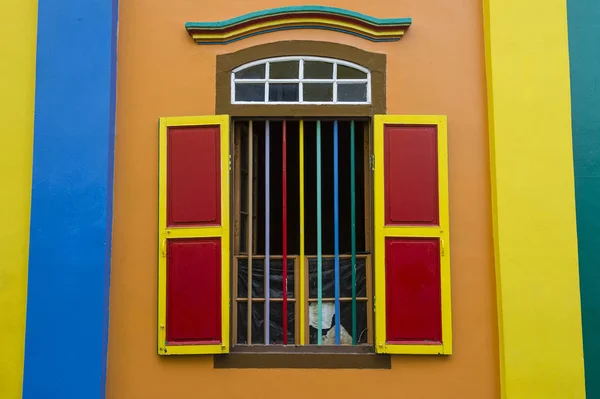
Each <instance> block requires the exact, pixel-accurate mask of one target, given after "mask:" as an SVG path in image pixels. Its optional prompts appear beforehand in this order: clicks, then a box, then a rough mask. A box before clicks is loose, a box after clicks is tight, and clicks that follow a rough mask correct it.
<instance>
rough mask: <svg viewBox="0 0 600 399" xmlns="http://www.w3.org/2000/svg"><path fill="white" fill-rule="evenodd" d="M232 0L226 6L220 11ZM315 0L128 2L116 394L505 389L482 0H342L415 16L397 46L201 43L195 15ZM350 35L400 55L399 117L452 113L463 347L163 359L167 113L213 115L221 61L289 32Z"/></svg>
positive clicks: (392, 68) (112, 361)
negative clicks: (308, 366)
mask: <svg viewBox="0 0 600 399" xmlns="http://www.w3.org/2000/svg"><path fill="white" fill-rule="evenodd" d="M224 4H226V7H223V8H219V7H221V6H222V5H224ZM302 4H304V3H303V2H298V1H287V2H285V3H282V2H281V1H277V0H230V1H229V2H227V3H226V2H224V1H217V0H202V1H190V0H170V1H164V0H143V1H142V0H120V16H119V47H118V54H119V55H118V57H119V64H118V83H117V86H118V87H117V95H118V97H117V141H116V165H115V166H116V169H115V201H114V204H115V205H114V206H115V209H114V235H113V258H112V271H111V285H110V287H111V296H110V330H109V355H108V382H107V397H108V398H110V399H130V398H131V399H133V398H144V399H152V398H163V399H164V398H177V399H187V398H200V397H202V398H238V397H239V398H246V399H248V398H264V397H270V395H266V394H264V392H265V390H267V389H268V390H269V392H281V393H284V394H285V397H286V398H288V399H292V398H306V397H308V396H309V395H312V396H313V397H314V396H316V397H319V398H325V397H330V398H345V399H348V398H367V397H368V398H409V399H417V398H460V399H468V398H473V399H488V398H497V397H499V380H498V374H499V371H498V355H497V353H498V342H497V341H498V338H497V332H496V331H497V328H496V326H497V321H496V311H495V309H496V307H495V288H494V287H495V282H494V271H493V270H494V269H493V250H492V236H491V234H492V233H491V232H492V230H491V210H490V194H489V192H490V183H489V158H488V139H487V127H486V123H487V122H486V103H485V101H486V100H485V76H484V43H483V23H482V15H483V12H482V9H481V2H480V1H473V0H455V1H452V2H448V1H447V0H420V1H415V0H369V1H366V2H365V1H359V0H337V1H326V2H322V3H321V4H322V5H327V6H335V7H343V8H348V9H352V10H355V11H359V12H363V13H366V14H370V15H373V16H376V17H412V18H413V26H412V27H411V28H410V29H409V31H408V33H407V35H406V36H405V37H404V38H403V39H402V40H401V41H400V42H396V43H371V42H368V41H365V40H362V39H359V38H354V37H350V36H347V35H342V34H339V33H334V32H324V31H295V32H293V31H292V32H279V33H274V34H268V35H262V36H258V37H254V38H250V39H247V40H243V41H241V42H237V43H234V44H230V45H226V46H198V45H195V44H194V43H193V41H192V40H191V38H190V37H189V36H188V34H187V33H186V31H185V29H184V22H186V21H213V20H220V19H225V18H230V17H233V16H237V15H240V14H243V13H246V12H251V11H256V10H258V9H265V8H271V7H277V6H284V5H302ZM286 39H305V40H306V39H308V40H324V41H335V42H341V43H345V44H349V45H353V46H356V47H360V48H363V49H366V50H368V51H375V52H384V53H387V55H388V70H387V83H388V85H387V104H388V113H389V114H446V115H448V119H449V152H450V154H449V155H450V217H451V226H452V227H451V234H452V300H453V317H454V330H453V331H454V352H455V354H454V355H452V356H451V357H447V358H444V357H419V356H397V357H394V358H393V361H392V369H391V370H386V371H374V370H214V369H213V367H212V357H210V356H206V357H202V356H194V357H168V358H166V357H159V356H158V355H157V354H156V332H155V331H156V302H157V288H156V287H157V277H156V276H157V265H156V262H157V260H156V253H157V249H156V245H157V244H156V243H157V238H156V237H157V236H156V234H157V202H158V199H157V193H158V187H157V170H158V169H157V168H158V165H157V163H158V144H157V119H158V118H159V117H161V116H177V115H211V114H213V113H214V102H215V76H214V74H215V56H216V54H221V53H228V52H232V51H235V50H238V49H241V48H244V47H248V46H252V45H256V44H261V43H266V42H272V41H279V40H286Z"/></svg>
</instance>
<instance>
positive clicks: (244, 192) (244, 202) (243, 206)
mask: <svg viewBox="0 0 600 399" xmlns="http://www.w3.org/2000/svg"><path fill="white" fill-rule="evenodd" d="M240 175H241V177H240V210H241V211H242V212H248V172H241V173H240Z"/></svg>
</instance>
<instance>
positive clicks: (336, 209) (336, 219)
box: [333, 121, 340, 345]
mask: <svg viewBox="0 0 600 399" xmlns="http://www.w3.org/2000/svg"><path fill="white" fill-rule="evenodd" d="M338 152H339V151H338V121H334V122H333V226H334V227H333V228H334V233H333V240H334V243H333V245H334V249H333V250H334V278H335V344H336V345H339V344H340V198H339V190H340V186H339V171H338V163H339V162H338V155H339V154H338Z"/></svg>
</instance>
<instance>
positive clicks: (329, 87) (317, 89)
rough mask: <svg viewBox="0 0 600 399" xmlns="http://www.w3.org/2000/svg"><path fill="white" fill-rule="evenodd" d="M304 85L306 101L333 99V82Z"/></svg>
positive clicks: (327, 100)
mask: <svg viewBox="0 0 600 399" xmlns="http://www.w3.org/2000/svg"><path fill="white" fill-rule="evenodd" d="M302 86H303V88H302V92H303V94H302V95H303V96H304V101H311V102H317V101H322V102H331V101H333V83H304V84H303V85H302Z"/></svg>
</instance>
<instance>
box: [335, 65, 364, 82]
mask: <svg viewBox="0 0 600 399" xmlns="http://www.w3.org/2000/svg"><path fill="white" fill-rule="evenodd" d="M337 78H338V79H366V78H367V74H366V73H364V72H362V71H359V70H358V69H354V68H351V67H349V66H346V65H340V64H338V66H337Z"/></svg>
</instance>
